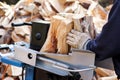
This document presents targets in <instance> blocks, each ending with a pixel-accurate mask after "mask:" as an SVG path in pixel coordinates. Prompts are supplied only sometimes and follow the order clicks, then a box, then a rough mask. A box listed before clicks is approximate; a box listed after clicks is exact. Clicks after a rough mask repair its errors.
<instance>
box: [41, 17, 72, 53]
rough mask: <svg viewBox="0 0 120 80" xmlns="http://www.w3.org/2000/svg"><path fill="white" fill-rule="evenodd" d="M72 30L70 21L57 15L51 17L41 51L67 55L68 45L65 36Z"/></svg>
mask: <svg viewBox="0 0 120 80" xmlns="http://www.w3.org/2000/svg"><path fill="white" fill-rule="evenodd" d="M72 28H73V23H72V20H70V19H66V18H64V17H61V16H58V15H56V16H53V17H52V20H51V26H50V29H49V32H48V35H47V39H46V42H45V44H44V45H43V47H42V49H41V51H42V52H50V53H56V52H57V53H60V54H68V44H66V36H67V34H68V32H70V30H71V29H72Z"/></svg>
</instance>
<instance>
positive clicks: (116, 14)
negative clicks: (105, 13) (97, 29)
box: [87, 0, 120, 60]
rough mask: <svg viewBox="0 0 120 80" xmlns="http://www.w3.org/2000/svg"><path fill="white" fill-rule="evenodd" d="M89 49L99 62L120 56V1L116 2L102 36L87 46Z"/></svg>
mask: <svg viewBox="0 0 120 80" xmlns="http://www.w3.org/2000/svg"><path fill="white" fill-rule="evenodd" d="M87 49H89V50H91V51H93V52H95V54H96V59H97V60H102V59H106V58H108V57H113V56H118V55H120V0H116V2H115V4H114V6H113V7H112V9H111V12H110V14H109V19H108V22H107V23H106V24H105V25H104V26H103V29H102V32H101V34H100V35H99V36H98V37H96V38H95V39H94V40H91V41H90V42H89V43H88V44H87Z"/></svg>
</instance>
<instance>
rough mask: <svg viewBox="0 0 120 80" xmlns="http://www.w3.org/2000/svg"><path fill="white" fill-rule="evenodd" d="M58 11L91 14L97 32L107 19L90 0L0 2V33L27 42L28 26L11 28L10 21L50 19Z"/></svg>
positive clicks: (102, 10)
mask: <svg viewBox="0 0 120 80" xmlns="http://www.w3.org/2000/svg"><path fill="white" fill-rule="evenodd" d="M59 13H72V14H78V15H79V17H80V16H83V17H84V16H85V15H88V16H92V17H93V23H94V25H95V29H96V31H97V32H98V33H99V32H100V31H101V28H102V26H103V25H104V24H105V22H106V19H107V12H106V11H105V10H104V9H103V7H102V6H100V5H99V4H98V2H95V1H90V0H84V1H83V0H62V1H61V0H35V1H34V0H20V1H18V3H17V4H16V5H12V6H10V5H7V4H5V3H2V2H0V26H1V28H0V30H2V32H3V34H1V35H3V36H4V34H7V33H10V34H11V35H9V36H10V38H11V39H12V40H13V41H20V40H23V41H26V42H29V40H30V39H29V36H30V26H25V27H19V28H18V27H17V28H14V30H13V29H12V26H11V23H13V22H14V23H21V22H31V21H34V20H35V19H38V20H47V21H50V20H51V17H52V16H54V15H56V14H59ZM68 17H70V16H68ZM11 29H12V30H11ZM7 36H8V35H7ZM1 38H2V37H1ZM3 41H4V40H3ZM4 42H5V41H4ZM1 43H2V42H1ZM7 43H10V42H9V41H8V42H7Z"/></svg>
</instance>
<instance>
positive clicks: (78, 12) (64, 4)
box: [0, 0, 116, 80]
mask: <svg viewBox="0 0 120 80" xmlns="http://www.w3.org/2000/svg"><path fill="white" fill-rule="evenodd" d="M107 10H108V11H106V10H105V9H104V8H103V7H102V6H101V5H100V4H99V3H98V2H97V1H93V0H20V1H18V2H17V4H16V5H7V4H5V3H2V2H0V43H1V44H2V43H7V44H9V43H12V42H17V41H25V42H30V31H31V26H22V27H13V26H12V25H11V24H12V23H23V22H32V21H36V20H45V21H50V22H51V24H52V26H51V27H53V28H54V30H57V31H58V32H60V31H59V30H60V29H64V30H66V31H67V33H68V32H69V31H70V30H71V29H76V30H78V31H82V32H90V34H92V35H91V37H92V38H94V37H95V35H94V32H96V33H97V34H98V33H100V32H101V29H102V27H103V25H104V24H105V23H106V21H107V16H108V13H109V10H110V8H108V9H107ZM84 20H85V21H86V22H88V23H90V24H91V25H94V27H93V26H92V29H91V30H90V31H89V28H87V29H84V28H83V27H81V23H83V22H84ZM55 23H56V24H55ZM56 25H57V26H59V28H55V26H56ZM63 25H64V26H65V27H64V26H63ZM93 29H94V30H93ZM51 30H52V31H53V29H51ZM92 30H93V31H92ZM53 32H54V31H53ZM58 32H57V34H56V36H55V37H56V39H59V38H61V37H60V36H63V35H60V36H59V37H58V36H57V35H58V34H62V33H64V32H60V33H58ZM67 33H65V36H66V35H67ZM49 38H51V36H50V37H49ZM49 38H48V40H50V39H49ZM52 39H53V38H52ZM64 40H65V39H64V38H63V40H62V41H63V42H60V43H62V44H60V43H58V45H57V46H58V47H59V46H60V47H61V45H63V44H64V43H65V41H64ZM55 47H56V46H55ZM63 48H64V49H65V48H68V46H66V45H65V47H63ZM45 49H46V45H44V46H43V48H42V50H43V51H46V50H45ZM61 50H63V49H62V47H61V48H60V49H58V52H59V53H67V52H68V51H67V49H66V51H65V50H64V52H63V51H61ZM50 52H56V48H52V50H50ZM98 70H99V69H98ZM96 72H97V69H96ZM110 72H114V71H110ZM100 73H101V72H100ZM100 73H99V71H98V75H99V76H100V78H99V80H115V79H111V78H110V77H111V75H109V72H108V74H107V73H106V74H107V75H104V76H103V75H101V74H100ZM103 77H108V78H110V79H108V78H107V79H105V78H104V79H103ZM115 78H116V77H115Z"/></svg>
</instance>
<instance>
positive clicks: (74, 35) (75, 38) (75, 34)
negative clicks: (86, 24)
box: [66, 30, 91, 49]
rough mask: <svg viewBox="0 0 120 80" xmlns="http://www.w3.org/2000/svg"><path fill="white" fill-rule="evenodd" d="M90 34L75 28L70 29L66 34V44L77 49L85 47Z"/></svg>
mask: <svg viewBox="0 0 120 80" xmlns="http://www.w3.org/2000/svg"><path fill="white" fill-rule="evenodd" d="M90 39H91V38H90V36H89V34H87V33H82V32H79V31H76V30H71V32H70V33H68V36H67V41H66V42H67V44H69V45H70V46H72V47H73V48H77V49H85V44H86V43H87V42H88V41H89V40H90Z"/></svg>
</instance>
